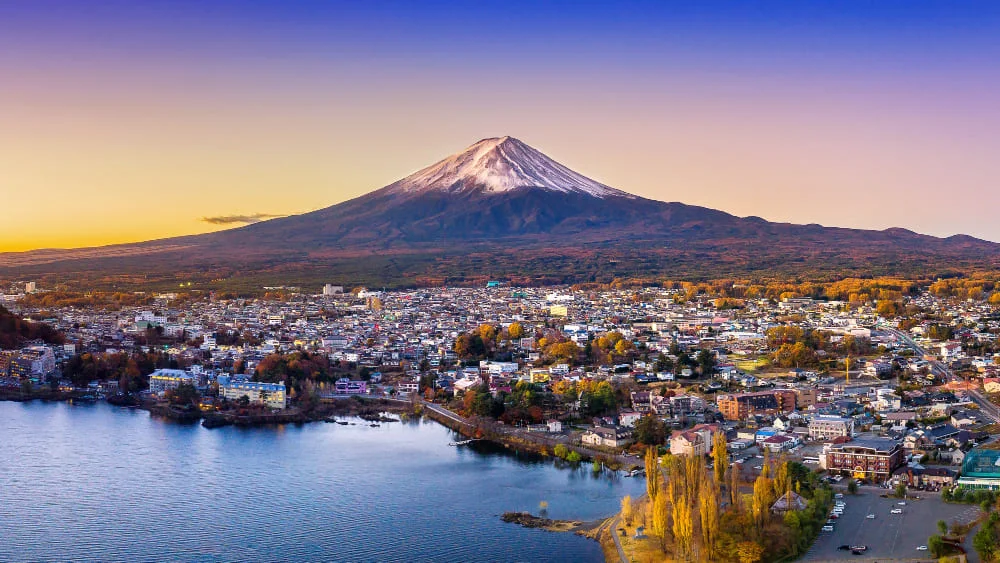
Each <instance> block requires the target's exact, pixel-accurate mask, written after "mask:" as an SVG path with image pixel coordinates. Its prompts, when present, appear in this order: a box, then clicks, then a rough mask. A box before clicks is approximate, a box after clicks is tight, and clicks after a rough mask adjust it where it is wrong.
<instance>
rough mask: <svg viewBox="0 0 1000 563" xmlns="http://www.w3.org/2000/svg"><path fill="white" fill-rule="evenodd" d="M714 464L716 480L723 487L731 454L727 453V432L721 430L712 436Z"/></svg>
mask: <svg viewBox="0 0 1000 563" xmlns="http://www.w3.org/2000/svg"><path fill="white" fill-rule="evenodd" d="M712 464H713V467H712V469H713V471H714V472H715V482H716V483H717V484H718V485H719V486H720V487H721V486H722V484H723V483H725V482H726V466H727V465H728V464H729V456H728V455H727V454H726V433H725V432H722V431H719V432H716V433H715V435H714V436H712Z"/></svg>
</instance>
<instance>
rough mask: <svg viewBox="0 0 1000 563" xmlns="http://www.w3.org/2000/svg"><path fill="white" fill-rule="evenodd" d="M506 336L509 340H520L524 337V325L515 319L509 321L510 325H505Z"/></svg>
mask: <svg viewBox="0 0 1000 563" xmlns="http://www.w3.org/2000/svg"><path fill="white" fill-rule="evenodd" d="M507 336H508V337H509V338H510V339H511V340H520V339H521V338H523V337H524V326H522V325H521V323H519V322H516V321H515V322H512V323H510V326H508V327H507Z"/></svg>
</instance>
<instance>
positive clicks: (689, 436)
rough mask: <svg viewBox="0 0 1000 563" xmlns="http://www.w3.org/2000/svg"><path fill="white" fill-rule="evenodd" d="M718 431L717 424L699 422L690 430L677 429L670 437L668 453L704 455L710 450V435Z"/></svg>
mask: <svg viewBox="0 0 1000 563" xmlns="http://www.w3.org/2000/svg"><path fill="white" fill-rule="evenodd" d="M719 431H720V429H719V426H718V425H717V424H699V425H697V426H694V427H693V428H691V429H690V430H683V431H682V430H678V431H676V432H674V433H673V435H672V436H671V437H670V453H672V454H674V455H705V454H707V453H709V452H710V451H711V449H712V437H713V436H715V434H716V433H717V432H719Z"/></svg>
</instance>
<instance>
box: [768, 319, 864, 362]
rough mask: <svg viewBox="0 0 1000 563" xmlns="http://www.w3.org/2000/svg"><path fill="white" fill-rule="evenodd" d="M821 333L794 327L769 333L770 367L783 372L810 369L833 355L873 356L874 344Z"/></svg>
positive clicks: (847, 336) (847, 335)
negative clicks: (772, 350)
mask: <svg viewBox="0 0 1000 563" xmlns="http://www.w3.org/2000/svg"><path fill="white" fill-rule="evenodd" d="M834 336H835V335H833V334H831V333H829V332H826V331H822V330H806V329H803V328H801V327H797V326H794V325H784V326H777V327H772V328H769V329H768V330H767V344H768V346H769V347H770V348H772V349H774V352H773V353H772V354H771V363H772V364H773V365H776V366H778V367H783V368H811V367H817V366H819V365H820V363H821V362H822V360H823V359H824V358H825V357H826V356H827V355H828V354H830V353H839V354H845V355H851V356H864V355H867V354H871V353H872V351H873V350H872V344H871V341H870V340H869V339H867V338H862V337H856V336H852V335H849V334H846V335H836V336H839V338H838V339H836V341H835V339H834Z"/></svg>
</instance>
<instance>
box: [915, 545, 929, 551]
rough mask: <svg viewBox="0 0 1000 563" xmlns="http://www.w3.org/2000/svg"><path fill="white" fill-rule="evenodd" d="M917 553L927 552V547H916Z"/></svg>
mask: <svg viewBox="0 0 1000 563" xmlns="http://www.w3.org/2000/svg"><path fill="white" fill-rule="evenodd" d="M917 551H927V546H926V545H918V546H917Z"/></svg>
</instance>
